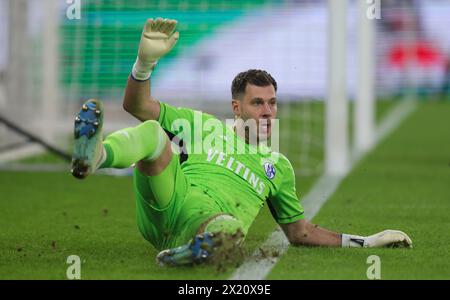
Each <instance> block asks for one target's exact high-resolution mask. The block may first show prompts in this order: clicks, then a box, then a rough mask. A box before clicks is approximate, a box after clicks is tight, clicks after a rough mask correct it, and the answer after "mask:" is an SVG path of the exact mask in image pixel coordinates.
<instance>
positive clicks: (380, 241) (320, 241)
mask: <svg viewBox="0 0 450 300" xmlns="http://www.w3.org/2000/svg"><path fill="white" fill-rule="evenodd" d="M280 226H281V228H282V229H283V231H284V233H285V234H286V236H287V238H288V240H289V242H290V243H291V244H293V245H297V246H326V247H343V248H349V247H409V248H410V247H412V241H411V239H410V238H409V237H408V235H407V234H405V233H404V232H401V231H397V230H385V231H382V232H379V233H377V234H374V235H371V236H367V237H364V236H358V235H351V234H339V233H336V232H332V231H329V230H327V229H324V228H321V227H319V226H317V225H314V224H311V223H310V222H308V221H306V220H304V219H303V220H298V221H296V222H293V223H289V224H281V225H280Z"/></svg>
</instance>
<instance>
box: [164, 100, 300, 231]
mask: <svg viewBox="0 0 450 300" xmlns="http://www.w3.org/2000/svg"><path fill="white" fill-rule="evenodd" d="M160 108H161V111H160V115H159V118H158V122H159V123H160V124H161V126H162V127H163V128H164V129H165V130H166V131H168V132H170V133H171V134H173V135H175V136H176V137H178V138H182V139H183V141H184V142H185V143H184V146H185V147H184V148H183V149H184V150H183V151H184V152H187V153H185V154H187V159H184V160H183V161H182V163H181V169H182V171H183V173H184V174H185V176H186V178H187V180H188V181H189V184H191V185H195V186H198V187H200V188H201V189H203V190H204V192H205V193H207V194H208V195H209V196H211V199H214V201H216V203H217V204H218V205H219V206H220V207H221V209H222V210H223V212H225V213H229V214H231V215H233V216H234V217H236V218H237V219H239V220H241V221H242V223H243V224H244V227H245V228H244V230H245V232H247V230H248V228H249V227H250V225H251V224H252V222H253V220H254V219H255V217H256V216H257V214H258V212H259V210H260V209H261V208H262V207H263V206H264V204H265V202H267V203H268V205H269V208H270V211H271V213H272V215H273V217H274V218H275V220H276V222H278V223H279V224H286V223H291V222H295V221H297V220H300V219H302V218H303V217H304V216H303V213H304V210H303V208H302V206H301V204H300V201H299V199H298V198H297V195H296V190H295V175H294V171H293V168H292V166H291V164H290V162H289V160H288V159H287V158H286V157H285V156H284V155H282V154H280V153H278V152H273V151H271V150H270V149H269V148H267V147H265V146H261V147H260V150H258V149H257V148H256V147H254V146H252V145H249V144H247V143H246V142H245V141H244V140H243V139H242V138H241V137H240V136H238V135H237V134H236V133H235V132H234V130H233V129H232V128H231V127H227V126H224V124H223V123H222V122H220V121H219V120H218V119H217V118H216V117H214V116H212V115H209V114H206V113H202V112H200V111H196V110H192V109H188V108H175V107H173V106H171V105H168V104H166V103H162V102H161V103H160ZM181 157H186V156H185V155H181Z"/></svg>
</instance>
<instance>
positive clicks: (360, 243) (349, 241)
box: [341, 233, 367, 248]
mask: <svg viewBox="0 0 450 300" xmlns="http://www.w3.org/2000/svg"><path fill="white" fill-rule="evenodd" d="M341 246H342V248H362V247H367V243H366V238H365V237H363V236H359V235H352V234H345V233H344V234H342V244H341Z"/></svg>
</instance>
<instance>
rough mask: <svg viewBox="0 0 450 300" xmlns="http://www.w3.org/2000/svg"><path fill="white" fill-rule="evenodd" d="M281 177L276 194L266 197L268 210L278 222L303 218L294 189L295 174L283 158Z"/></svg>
mask: <svg viewBox="0 0 450 300" xmlns="http://www.w3.org/2000/svg"><path fill="white" fill-rule="evenodd" d="M283 160H284V162H282V168H281V170H280V171H282V176H283V179H282V181H281V184H280V187H279V188H278V190H277V192H276V194H275V195H274V196H272V197H271V198H270V199H268V201H267V203H268V205H269V209H270V212H271V213H272V216H273V217H274V219H275V221H276V222H277V223H278V224H287V223H293V222H295V221H298V220H301V219H303V218H304V210H303V207H302V205H301V204H300V200H299V199H298V197H297V194H296V189H295V174H294V170H293V168H292V165H291V164H290V162H289V161H288V160H287V158H283Z"/></svg>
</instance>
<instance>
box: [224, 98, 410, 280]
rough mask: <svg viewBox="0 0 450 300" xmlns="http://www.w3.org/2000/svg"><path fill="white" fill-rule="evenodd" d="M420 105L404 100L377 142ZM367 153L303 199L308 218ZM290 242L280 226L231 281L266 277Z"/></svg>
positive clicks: (324, 178) (380, 130) (383, 125)
mask: <svg viewBox="0 0 450 300" xmlns="http://www.w3.org/2000/svg"><path fill="white" fill-rule="evenodd" d="M415 108H416V103H415V102H414V101H407V100H405V101H402V102H401V103H399V104H397V105H396V106H395V107H394V109H392V111H391V112H390V113H389V114H388V115H387V116H386V117H385V118H384V119H383V121H382V122H381V123H380V125H379V127H378V129H377V132H376V141H375V144H374V146H375V145H377V144H378V143H379V142H380V141H381V140H382V139H383V138H385V137H386V136H387V135H388V134H389V133H391V132H392V131H393V130H394V129H395V128H397V126H398V125H400V123H401V122H402V121H403V120H404V119H406V117H408V116H409V115H410V114H411V113H412V112H413V111H414V110H415ZM366 153H367V152H365V153H361V152H356V153H354V155H353V156H352V162H351V165H350V167H349V169H348V171H347V173H346V174H345V175H343V176H326V175H324V176H322V177H320V178H319V179H318V181H317V182H316V184H314V186H313V188H312V189H311V190H310V192H309V193H308V194H307V195H306V196H305V197H304V198H303V200H302V204H303V208H304V210H305V212H308V219H313V218H314V217H315V215H316V214H317V213H318V212H319V210H320V208H321V207H322V206H323V205H324V204H325V202H326V201H327V200H328V199H329V198H330V197H331V195H333V193H334V192H335V191H336V189H337V188H338V186H339V184H340V183H341V181H342V180H343V179H344V178H345V177H346V175H347V174H348V173H349V172H350V171H351V170H352V169H353V167H354V166H355V165H356V164H357V163H358V162H359V161H360V160H361V159H362V158H363V157H364V155H365V154H366ZM288 247H289V241H288V240H287V238H286V236H285V235H284V233H283V231H282V230H281V228H280V227H279V226H278V227H277V229H275V230H274V231H273V232H272V234H271V235H270V236H269V238H268V239H267V240H266V241H265V242H264V243H263V244H262V245H261V247H259V248H258V250H256V251H255V252H253V254H252V255H251V256H250V257H249V258H247V260H246V261H245V262H244V263H243V264H242V265H241V266H240V267H239V268H238V269H236V271H235V272H234V273H233V275H232V276H231V278H230V279H231V280H262V279H264V278H266V276H267V275H268V274H269V273H270V271H271V270H272V268H273V267H274V266H275V265H276V263H277V262H278V260H279V258H280V257H281V256H282V255H283V254H284V253H285V252H286V251H287V249H288ZM260 249H263V250H264V249H270V251H274V250H275V251H276V252H277V253H278V255H277V256H276V257H270V256H271V255H269V257H262V253H261V250H260Z"/></svg>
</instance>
